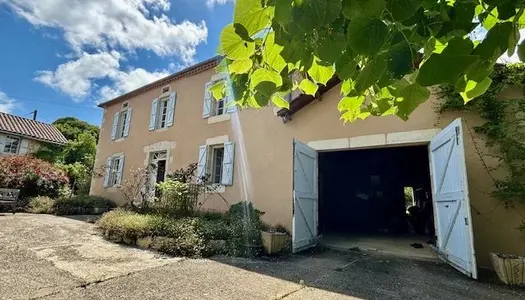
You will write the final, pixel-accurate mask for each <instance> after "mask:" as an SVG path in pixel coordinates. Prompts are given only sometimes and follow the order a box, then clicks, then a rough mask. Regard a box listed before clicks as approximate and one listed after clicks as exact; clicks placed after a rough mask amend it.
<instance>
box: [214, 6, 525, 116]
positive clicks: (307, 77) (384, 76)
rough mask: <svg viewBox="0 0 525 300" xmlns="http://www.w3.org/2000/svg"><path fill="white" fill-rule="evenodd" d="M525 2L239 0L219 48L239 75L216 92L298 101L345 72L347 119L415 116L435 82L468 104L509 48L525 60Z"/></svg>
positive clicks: (241, 100) (226, 66)
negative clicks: (296, 96) (297, 95)
mask: <svg viewBox="0 0 525 300" xmlns="http://www.w3.org/2000/svg"><path fill="white" fill-rule="evenodd" d="M524 7H525V1H524V0H237V1H236V3H235V11H234V17H233V23H232V24H229V25H227V26H226V27H225V28H224V29H223V31H222V33H221V37H220V46H219V53H220V54H221V55H222V56H223V57H224V60H223V61H222V63H221V65H220V70H221V71H224V72H228V73H229V75H230V77H229V79H230V80H229V82H227V84H225V83H224V82H219V83H217V84H215V85H214V86H212V87H211V89H210V90H211V92H212V94H213V96H214V97H215V98H217V99H219V98H223V97H224V94H225V93H228V94H230V95H231V97H233V98H234V99H235V102H234V103H235V104H237V105H240V106H243V107H256V108H257V107H262V106H265V105H267V104H268V103H269V101H271V102H273V103H274V104H275V105H276V106H278V107H282V108H288V107H289V102H288V101H287V100H286V97H287V95H289V94H290V92H291V91H292V90H296V89H299V90H300V91H301V92H302V93H305V94H310V95H315V94H316V93H317V91H318V89H319V86H322V85H326V84H327V82H328V81H329V80H330V79H332V78H335V77H337V78H338V79H340V80H341V81H342V84H341V95H342V96H341V100H340V101H339V104H338V106H337V107H338V109H339V111H340V112H341V119H343V120H344V121H345V122H346V121H354V120H356V119H365V118H367V117H368V116H371V115H373V116H385V115H393V114H395V115H397V116H398V117H400V118H401V119H403V120H406V119H407V118H408V117H409V115H410V114H411V113H412V112H413V111H414V110H415V109H416V107H417V106H418V105H420V104H421V103H423V102H425V101H426V100H427V99H428V98H429V96H430V92H429V90H428V87H429V86H433V85H438V84H451V85H452V86H453V87H454V90H455V91H457V92H459V94H460V96H461V97H462V99H463V102H468V101H469V100H471V99H473V98H475V97H476V96H479V95H482V94H483V93H485V92H486V91H487V89H488V87H489V86H490V84H491V77H490V76H489V74H490V72H491V71H492V69H493V66H494V64H495V63H496V60H497V59H498V58H499V57H500V56H501V55H503V54H504V53H506V52H507V53H508V54H509V55H512V54H513V53H514V52H515V50H516V48H518V54H519V56H520V57H521V58H522V59H523V58H524V57H525V44H524V43H522V44H521V45H519V46H518V41H519V39H520V33H519V29H522V28H525V16H524V14H523V10H524ZM476 33H480V34H476ZM297 73H300V74H301V75H302V76H294V78H301V79H299V80H296V81H294V80H292V79H291V78H292V74H297Z"/></svg>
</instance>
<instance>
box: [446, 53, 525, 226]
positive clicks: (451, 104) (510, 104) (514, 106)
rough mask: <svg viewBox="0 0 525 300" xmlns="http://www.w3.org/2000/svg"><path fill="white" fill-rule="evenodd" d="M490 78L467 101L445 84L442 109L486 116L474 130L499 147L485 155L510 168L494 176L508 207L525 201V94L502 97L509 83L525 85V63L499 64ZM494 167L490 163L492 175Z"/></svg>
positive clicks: (499, 195) (497, 193)
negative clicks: (480, 92)
mask: <svg viewBox="0 0 525 300" xmlns="http://www.w3.org/2000/svg"><path fill="white" fill-rule="evenodd" d="M490 79H491V80H492V84H491V86H490V87H489V88H488V90H487V91H486V93H484V94H483V95H481V96H479V97H476V98H475V99H474V100H473V101H471V102H469V103H468V104H467V105H465V104H464V102H463V99H462V97H461V96H460V95H459V94H458V93H457V92H456V91H455V90H454V87H452V86H450V85H442V86H441V89H440V90H441V92H440V93H439V94H440V96H441V99H442V100H443V101H442V103H441V106H440V108H439V109H440V111H441V112H444V111H447V110H469V111H474V112H476V113H478V114H479V115H480V116H481V117H482V118H483V119H484V120H485V123H484V124H482V125H481V126H477V127H474V128H473V129H474V132H475V133H477V134H482V135H483V136H485V137H486V138H485V140H486V143H487V146H488V147H489V148H490V149H495V150H496V151H494V152H493V153H491V154H487V153H485V154H482V153H480V155H481V156H482V157H481V159H482V160H483V159H484V158H485V157H486V156H491V157H493V158H496V159H497V160H499V162H500V163H501V164H500V165H501V167H504V168H505V169H506V171H508V174H507V176H506V177H505V178H503V179H496V178H494V177H492V178H493V180H494V190H493V192H492V195H493V196H494V197H495V198H496V199H499V200H501V201H502V203H503V204H504V205H505V206H506V207H514V204H515V203H522V204H525V97H520V98H518V99H502V98H501V97H499V96H500V95H501V92H502V91H503V89H504V88H506V87H509V86H515V87H518V88H521V89H523V88H524V87H525V65H524V64H521V63H520V64H512V65H497V66H496V68H495V69H494V71H493V72H492V73H491V75H490ZM492 171H494V170H493V169H489V168H488V167H487V172H489V175H491V173H492ZM491 176H492V175H491ZM524 221H525V220H524ZM524 225H525V223H524ZM522 229H525V227H523V228H522Z"/></svg>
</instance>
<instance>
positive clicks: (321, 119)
mask: <svg viewBox="0 0 525 300" xmlns="http://www.w3.org/2000/svg"><path fill="white" fill-rule="evenodd" d="M214 75H215V73H214V70H213V69H210V70H207V71H204V72H201V73H198V74H196V75H193V76H191V77H183V78H180V79H178V80H175V81H173V82H171V83H170V84H169V85H170V89H171V90H172V91H176V92H177V102H176V110H175V121H174V125H173V126H172V127H169V128H167V129H163V130H157V131H149V130H148V122H149V118H150V106H151V102H152V100H153V99H155V98H157V97H158V96H159V95H160V94H161V87H159V88H156V89H151V90H149V91H146V92H144V93H142V94H139V95H137V96H134V97H133V98H131V99H128V100H126V101H128V103H129V106H130V107H131V108H132V109H133V115H132V117H131V123H130V129H129V136H128V137H126V138H124V139H120V140H115V141H112V140H111V137H110V135H111V126H112V122H113V121H112V118H113V115H114V114H115V112H117V111H119V110H120V109H121V105H122V101H120V102H118V101H117V102H114V103H112V104H111V105H108V106H107V107H105V109H104V117H103V121H102V126H101V131H100V140H99V145H98V151H97V159H96V165H97V166H99V165H103V164H104V162H105V160H106V158H107V157H109V156H111V155H114V154H117V153H123V154H124V155H125V163H124V171H123V179H125V178H126V176H127V174H129V171H130V169H132V168H137V167H144V166H145V165H146V164H147V163H148V157H149V156H148V155H149V153H150V152H152V151H158V150H167V152H168V156H169V159H168V164H167V169H168V172H171V171H173V170H175V169H178V168H182V167H184V166H186V165H188V164H189V163H195V162H197V160H198V153H199V146H201V145H206V144H207V143H217V142H223V141H234V142H235V159H234V161H235V163H234V179H233V185H231V186H226V188H225V190H224V193H222V196H223V197H224V199H226V200H227V201H228V202H229V203H230V204H232V203H235V202H238V201H242V200H248V201H252V202H253V203H254V205H255V206H256V207H257V208H258V209H260V210H262V211H264V212H265V215H264V218H265V221H267V222H269V223H273V224H276V223H279V224H282V225H284V226H285V227H287V228H291V224H292V184H293V171H292V164H293V159H292V158H293V154H292V145H293V139H294V138H295V139H298V140H300V141H302V142H304V143H308V144H309V145H310V146H312V147H314V148H316V147H322V149H330V147H332V149H344V148H363V147H369V146H374V147H384V146H396V145H397V146H399V145H403V144H405V143H406V142H407V141H411V142H418V143H426V141H428V140H429V139H430V138H431V137H432V135H435V134H436V133H437V132H438V131H439V129H440V128H443V127H445V126H446V125H447V124H449V123H450V122H451V121H453V120H454V119H455V118H457V117H462V119H463V127H464V129H465V130H464V133H463V135H464V143H465V153H466V165H467V172H468V182H469V190H470V202H471V207H472V209H471V211H472V218H473V229H474V243H475V250H476V253H477V260H478V264H479V265H480V266H486V267H488V266H490V262H489V256H488V253H489V252H494V251H496V252H506V253H515V254H525V234H523V233H521V232H520V231H518V230H516V228H517V227H518V226H519V225H520V224H521V217H520V215H519V213H518V212H517V211H516V210H510V209H506V208H505V207H504V205H498V202H497V200H494V199H492V198H491V197H490V196H489V195H488V194H489V192H490V191H491V189H492V187H493V182H492V179H491V177H490V176H489V174H488V173H487V171H486V169H485V167H484V165H483V163H482V161H481V160H480V157H479V155H478V154H477V150H476V147H478V149H481V150H483V151H485V150H487V149H485V146H484V142H483V141H482V140H480V139H479V137H478V136H475V135H471V134H470V133H469V132H470V131H471V130H469V128H472V127H473V126H476V125H479V124H481V123H482V120H481V119H480V118H479V117H478V116H476V115H470V114H467V113H445V114H442V115H440V114H438V113H436V105H437V102H438V101H439V100H438V99H437V98H436V97H435V96H433V97H432V98H431V99H430V100H429V101H427V102H426V103H424V104H422V105H420V106H419V107H418V108H417V110H416V111H415V112H414V113H413V114H412V115H411V117H410V119H409V120H408V121H406V122H404V121H402V120H400V119H399V118H397V117H395V116H389V117H382V118H377V117H370V118H368V119H366V120H359V121H356V122H354V123H350V124H346V125H345V124H343V123H342V121H341V120H340V119H339V117H340V114H339V112H338V110H337V102H338V101H339V98H340V96H339V88H338V87H336V88H334V89H332V90H330V91H328V92H327V93H326V94H324V95H323V97H322V101H317V100H316V101H314V102H313V103H311V104H309V105H308V106H306V107H305V108H303V109H302V110H300V111H298V112H297V113H295V114H294V115H293V120H291V121H290V122H288V123H286V124H283V122H282V120H281V118H279V117H277V116H275V114H274V109H273V108H272V107H266V108H262V109H259V110H255V109H247V110H242V111H238V112H235V113H233V114H228V115H227V116H221V118H214V119H209V118H208V119H206V118H203V117H202V111H203V97H204V86H205V84H206V83H207V82H208V81H210V79H211V78H212V76H214ZM418 138H419V139H420V140H419V141H418ZM475 145H476V147H475ZM492 163H493V162H492ZM488 164H491V162H488ZM346 171H348V170H341V172H346ZM102 181H103V180H102V179H101V178H99V179H94V182H93V184H92V190H91V193H92V194H96V195H102V196H106V197H109V198H112V199H114V200H116V201H121V197H120V194H119V192H118V190H117V189H116V188H114V187H108V188H105V187H103V182H102ZM204 199H207V200H206V203H205V204H204V206H203V207H204V208H205V209H214V210H225V209H227V205H226V204H225V203H224V201H223V199H222V198H221V197H218V196H217V195H211V196H210V197H208V196H203V197H202V199H201V202H202V201H204ZM517 210H518V211H521V212H522V213H523V214H525V208H524V207H517Z"/></svg>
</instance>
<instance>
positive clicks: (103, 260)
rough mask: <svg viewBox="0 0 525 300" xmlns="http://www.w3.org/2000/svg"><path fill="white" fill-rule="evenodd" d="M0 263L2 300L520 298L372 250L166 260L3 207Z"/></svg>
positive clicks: (88, 230) (442, 268)
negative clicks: (375, 252)
mask: <svg viewBox="0 0 525 300" xmlns="http://www.w3.org/2000/svg"><path fill="white" fill-rule="evenodd" d="M0 261H1V264H2V267H1V268H0V299H214V300H216V299H243V300H245V299H286V300H292V299H293V300H297V299H341V300H343V299H509V300H510V299H525V290H523V289H510V288H507V287H505V286H502V285H500V284H498V283H496V282H495V281H492V280H488V281H487V280H485V281H484V282H478V281H474V280H470V279H468V278H465V277H464V276H462V275H461V274H459V273H458V272H456V271H455V270H453V269H452V268H450V267H448V266H447V265H444V264H441V263H437V262H429V261H421V260H407V259H401V258H394V257H389V256H382V255H379V254H371V253H361V252H349V253H342V252H333V251H318V252H316V253H309V254H302V255H294V256H290V257H288V258H282V259H267V260H248V259H235V258H228V257H217V258H212V259H183V258H172V257H166V256H163V255H159V254H156V253H153V252H149V251H143V250H138V249H135V248H130V247H124V246H120V245H116V244H113V243H110V242H107V241H105V240H104V239H102V238H101V237H100V236H99V235H98V234H97V233H96V230H95V229H94V226H93V224H89V223H86V222H83V221H79V220H75V219H71V218H65V217H56V216H50V215H29V214H16V215H14V216H13V215H11V214H0Z"/></svg>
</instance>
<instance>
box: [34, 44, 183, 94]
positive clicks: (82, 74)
mask: <svg viewBox="0 0 525 300" xmlns="http://www.w3.org/2000/svg"><path fill="white" fill-rule="evenodd" d="M122 60H123V57H122V55H121V54H120V53H118V52H117V51H111V52H99V53H96V54H88V53H82V55H81V56H80V57H79V58H78V59H76V60H73V61H69V62H66V63H64V64H62V65H59V66H58V68H57V69H56V70H55V71H39V72H38V73H37V77H36V78H35V80H36V81H38V82H41V83H42V84H45V85H47V86H50V87H52V88H54V89H56V90H59V91H61V92H63V93H65V94H67V95H69V96H71V97H72V98H73V100H75V101H76V102H80V101H82V100H84V99H85V98H86V97H88V96H90V95H93V94H96V96H95V97H97V98H100V99H97V101H99V102H100V101H106V100H110V99H112V98H115V97H117V96H119V95H121V94H123V93H127V92H129V91H132V90H134V89H136V88H139V87H141V86H143V85H145V84H148V83H151V82H153V81H155V80H158V79H160V78H163V77H166V76H168V75H169V74H170V73H171V72H174V71H175V70H174V69H171V68H169V69H167V70H161V71H154V72H149V71H147V70H145V69H142V68H131V69H129V70H126V71H122V70H120V61H122ZM170 67H172V68H173V67H174V66H170ZM97 80H106V82H107V81H109V84H108V85H104V86H102V87H99V86H98V85H96V84H95V83H94V82H95V81H97ZM95 89H97V91H95Z"/></svg>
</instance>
